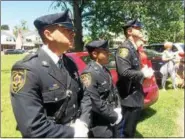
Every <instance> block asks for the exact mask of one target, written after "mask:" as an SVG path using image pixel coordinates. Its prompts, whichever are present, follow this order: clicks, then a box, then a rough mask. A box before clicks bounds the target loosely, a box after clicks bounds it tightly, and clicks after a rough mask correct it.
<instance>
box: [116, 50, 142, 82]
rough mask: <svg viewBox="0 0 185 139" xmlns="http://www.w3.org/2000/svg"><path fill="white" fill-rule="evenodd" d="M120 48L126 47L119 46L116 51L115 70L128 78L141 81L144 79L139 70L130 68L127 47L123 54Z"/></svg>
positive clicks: (129, 56) (129, 54)
mask: <svg viewBox="0 0 185 139" xmlns="http://www.w3.org/2000/svg"><path fill="white" fill-rule="evenodd" d="M120 49H127V48H119V49H118V50H117V53H116V62H117V71H118V74H119V75H120V76H124V77H127V78H128V79H129V80H132V81H136V82H142V81H143V79H144V75H143V73H142V72H141V71H139V70H134V69H133V68H132V63H131V53H130V52H129V50H128V49H127V51H128V53H127V52H125V54H124V55H122V54H121V52H120Z"/></svg>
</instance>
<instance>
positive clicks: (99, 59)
mask: <svg viewBox="0 0 185 139" xmlns="http://www.w3.org/2000/svg"><path fill="white" fill-rule="evenodd" d="M86 48H87V51H88V53H89V55H90V57H91V59H92V60H91V61H90V62H89V63H88V65H87V67H86V68H85V70H84V71H83V73H82V74H81V76H80V77H81V80H82V82H83V83H84V85H85V86H86V92H88V94H90V98H91V102H92V123H91V129H90V136H89V137H115V136H114V130H113V128H114V125H116V124H118V123H119V122H120V121H121V120H122V114H121V107H119V100H118V93H117V92H116V88H115V87H114V86H113V82H112V77H111V74H110V72H109V70H108V69H107V68H106V67H105V65H106V64H108V62H109V61H108V60H109V58H108V57H109V49H108V41H105V40H98V41H92V42H91V43H89V44H87V45H86Z"/></svg>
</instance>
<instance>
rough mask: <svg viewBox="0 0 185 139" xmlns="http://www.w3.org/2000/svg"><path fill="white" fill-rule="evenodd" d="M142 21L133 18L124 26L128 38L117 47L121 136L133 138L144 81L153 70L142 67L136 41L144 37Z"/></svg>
mask: <svg viewBox="0 0 185 139" xmlns="http://www.w3.org/2000/svg"><path fill="white" fill-rule="evenodd" d="M141 28H142V25H141V22H139V21H138V20H137V19H136V20H131V21H129V22H127V24H126V25H124V26H123V30H124V35H125V37H126V40H125V41H124V42H123V44H122V45H121V46H120V47H119V48H118V49H117V52H116V67H117V73H118V82H117V88H118V92H119V95H120V98H121V106H122V115H123V121H122V122H121V124H120V134H121V135H120V136H121V137H129V138H133V137H134V135H135V131H136V126H137V123H138V120H139V118H140V114H141V110H142V108H143V106H144V92H143V87H142V83H143V80H144V79H146V78H151V77H152V75H153V72H152V71H151V70H149V68H148V67H147V66H145V67H143V68H141V64H140V60H139V53H138V46H137V45H136V42H137V41H138V40H140V38H141V37H142V32H141Z"/></svg>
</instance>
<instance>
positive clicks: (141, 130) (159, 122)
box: [1, 55, 184, 137]
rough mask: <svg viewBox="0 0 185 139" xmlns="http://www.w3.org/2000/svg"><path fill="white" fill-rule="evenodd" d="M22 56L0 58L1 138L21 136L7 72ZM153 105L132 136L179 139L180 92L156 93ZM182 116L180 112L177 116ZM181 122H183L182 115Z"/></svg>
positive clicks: (181, 98) (182, 106)
mask: <svg viewBox="0 0 185 139" xmlns="http://www.w3.org/2000/svg"><path fill="white" fill-rule="evenodd" d="M22 57H23V55H2V56H1V137H21V134H20V133H19V132H18V131H16V130H15V128H16V122H15V119H14V115H13V112H12V107H11V102H10V93H9V85H10V70H11V67H12V65H13V64H14V63H15V62H16V61H17V60H19V59H21V58H22ZM159 95H160V96H159V100H158V101H157V103H156V104H154V105H153V106H151V107H150V108H148V109H146V110H144V111H143V113H142V116H141V120H140V123H139V124H138V126H137V133H136V137H182V136H181V133H180V131H179V125H178V121H179V118H178V117H179V111H182V110H183V109H184V90H182V89H181V90H177V91H174V90H168V91H167V92H163V91H160V94H159ZM181 114H184V113H181ZM182 117H183V119H181V120H182V121H180V122H182V123H184V115H183V116H182Z"/></svg>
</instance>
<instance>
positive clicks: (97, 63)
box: [95, 61, 103, 68]
mask: <svg viewBox="0 0 185 139" xmlns="http://www.w3.org/2000/svg"><path fill="white" fill-rule="evenodd" d="M95 63H96V64H97V65H98V66H99V67H100V68H103V66H102V65H101V64H100V63H98V62H96V61H95Z"/></svg>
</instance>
